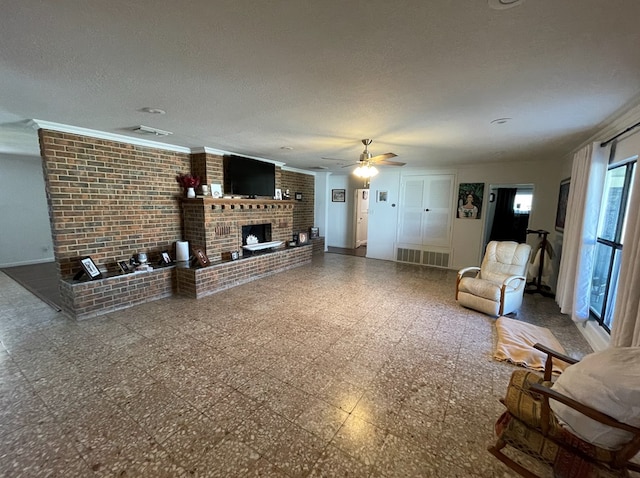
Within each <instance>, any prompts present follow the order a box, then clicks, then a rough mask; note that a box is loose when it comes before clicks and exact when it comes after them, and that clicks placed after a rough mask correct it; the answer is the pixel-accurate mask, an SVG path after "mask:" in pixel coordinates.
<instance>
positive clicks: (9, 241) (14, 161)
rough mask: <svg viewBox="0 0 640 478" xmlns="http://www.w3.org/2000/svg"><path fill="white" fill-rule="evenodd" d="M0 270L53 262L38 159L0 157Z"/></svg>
mask: <svg viewBox="0 0 640 478" xmlns="http://www.w3.org/2000/svg"><path fill="white" fill-rule="evenodd" d="M0 224H2V232H1V233H0V267H9V266H17V265H25V264H36V263H39V262H49V261H53V241H52V239H51V226H50V224H49V210H48V206H47V198H46V194H45V185H44V176H43V173H42V159H41V158H40V156H21V155H12V154H0Z"/></svg>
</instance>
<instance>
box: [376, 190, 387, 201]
mask: <svg viewBox="0 0 640 478" xmlns="http://www.w3.org/2000/svg"><path fill="white" fill-rule="evenodd" d="M388 197H389V191H378V196H377V197H376V201H377V202H387V198H388Z"/></svg>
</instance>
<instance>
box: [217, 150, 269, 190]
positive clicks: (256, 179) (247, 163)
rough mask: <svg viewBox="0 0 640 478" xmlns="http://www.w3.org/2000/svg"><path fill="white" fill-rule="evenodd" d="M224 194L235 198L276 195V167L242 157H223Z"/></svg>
mask: <svg viewBox="0 0 640 478" xmlns="http://www.w3.org/2000/svg"><path fill="white" fill-rule="evenodd" d="M223 175H224V176H223V177H224V193H225V194H232V195H237V196H268V197H273V196H275V194H276V166H275V164H273V163H267V162H265V161H258V160H257V159H251V158H245V157H242V156H235V155H226V156H224V157H223Z"/></svg>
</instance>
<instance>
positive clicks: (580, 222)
mask: <svg viewBox="0 0 640 478" xmlns="http://www.w3.org/2000/svg"><path fill="white" fill-rule="evenodd" d="M608 157H609V148H601V147H600V145H599V144H598V143H592V144H589V145H587V146H585V147H584V148H582V149H581V150H580V151H578V152H577V153H576V154H575V155H574V157H573V167H572V169H571V185H570V187H569V200H568V203H567V217H566V219H565V227H564V238H563V241H562V258H561V259H560V272H559V274H558V286H557V290H556V302H557V303H558V305H559V306H560V311H561V312H562V313H563V314H570V315H571V318H572V319H573V320H574V321H575V322H582V321H585V320H587V319H588V318H589V296H590V291H591V274H592V271H593V262H594V252H595V245H596V234H597V229H598V216H599V211H600V202H601V201H602V190H603V186H604V180H605V176H606V174H607V161H608Z"/></svg>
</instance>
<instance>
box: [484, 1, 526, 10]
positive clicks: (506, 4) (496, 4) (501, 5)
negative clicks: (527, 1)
mask: <svg viewBox="0 0 640 478" xmlns="http://www.w3.org/2000/svg"><path fill="white" fill-rule="evenodd" d="M522 2H524V0H487V3H488V4H489V8H493V9H494V10H506V9H507V8H511V7H515V6H516V5H520V4H521V3H522Z"/></svg>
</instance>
